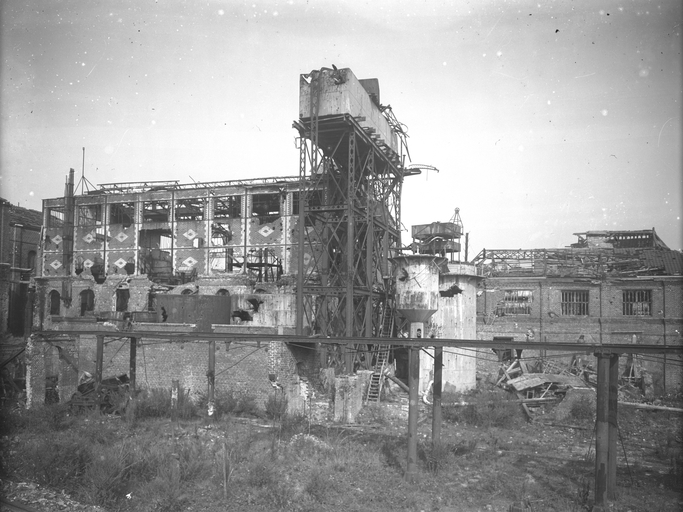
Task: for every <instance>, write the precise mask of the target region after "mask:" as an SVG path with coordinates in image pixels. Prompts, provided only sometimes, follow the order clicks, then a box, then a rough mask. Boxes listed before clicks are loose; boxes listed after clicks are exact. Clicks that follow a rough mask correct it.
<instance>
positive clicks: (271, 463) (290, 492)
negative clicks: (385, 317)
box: [1, 391, 681, 512]
mask: <svg viewBox="0 0 683 512" xmlns="http://www.w3.org/2000/svg"><path fill="white" fill-rule="evenodd" d="M227 396H229V395H224V398H227ZM233 398H234V397H233ZM169 400H170V398H169ZM239 400H240V399H239V397H238V398H237V399H236V400H233V401H231V402H228V400H227V399H226V401H225V402H224V403H225V404H227V403H232V404H233V406H232V409H231V411H226V410H223V411H222V412H221V417H220V419H218V420H217V421H216V422H215V423H214V424H213V425H212V427H211V428H210V429H207V428H204V424H205V421H204V420H203V418H202V417H201V415H200V414H199V413H198V412H197V410H199V409H198V406H197V405H194V406H193V407H195V408H196V409H192V408H191V407H190V405H189V404H187V405H185V406H184V407H186V409H184V410H185V411H186V412H185V413H184V414H185V416H184V418H185V419H183V420H182V421H181V422H180V423H179V425H178V426H173V425H172V423H171V422H170V420H169V414H168V412H169V411H168V409H166V410H164V404H167V403H168V405H169V406H170V402H167V397H166V393H165V392H161V391H157V392H152V393H149V394H148V395H147V396H146V397H142V398H141V399H140V400H139V402H138V408H137V409H136V412H135V421H129V420H130V418H126V417H125V416H123V417H112V416H102V415H100V414H98V413H96V412H91V413H86V414H81V415H77V416H73V415H70V414H69V411H68V409H65V408H64V407H62V406H60V405H58V404H57V405H54V406H46V407H39V408H36V409H32V410H30V411H20V412H17V413H9V414H5V415H4V416H3V418H2V420H3V421H2V429H3V431H2V432H3V435H4V436H6V437H5V440H4V441H3V443H2V450H3V453H2V460H3V461H4V462H3V464H4V465H3V467H2V468H1V470H2V476H3V478H13V479H21V480H22V481H26V480H30V481H35V482H37V483H40V484H43V485H47V486H50V487H53V488H58V489H64V490H66V491H67V492H68V493H69V494H70V495H71V496H72V497H74V498H76V499H79V500H80V501H82V502H84V503H88V504H93V505H99V506H102V507H106V509H107V510H108V511H121V512H126V511H138V510H139V511H143V512H148V511H149V512H152V511H170V512H174V511H180V510H195V511H199V510H207V511H213V510H216V511H217V510H225V509H227V508H229V509H231V510H244V511H252V510H253V511H256V510H262V511H266V512H267V511H281V510H286V511H293V512H297V511H298V512H312V511H334V510H348V511H360V510H375V511H378V512H384V511H390V510H391V511H415V510H425V511H427V510H429V511H439V510H447V509H449V508H450V509H451V510H462V511H465V512H469V511H474V510H494V511H496V510H501V511H503V510H505V511H507V510H508V508H509V506H510V505H513V504H517V505H518V507H521V506H524V507H526V508H527V509H531V510H533V511H540V510H544V511H545V510H548V511H553V510H555V511H558V512H580V511H584V510H589V509H590V505H591V503H590V497H591V489H590V485H591V483H592V480H591V475H592V471H593V463H592V462H590V461H586V460H583V459H581V458H580V457H574V458H571V457H570V458H569V459H567V457H566V456H562V455H558V454H557V450H558V443H560V441H561V440H562V438H561V437H560V436H561V435H562V434H561V433H560V431H555V432H552V433H548V432H546V431H545V430H542V429H541V428H540V427H534V426H533V425H528V424H527V423H526V421H525V420H524V417H523V415H522V412H521V411H520V409H519V404H517V403H516V402H513V401H510V400H507V399H506V397H505V396H504V395H503V394H499V393H490V392H483V391H482V392H478V393H471V394H468V395H467V396H465V397H460V396H458V397H454V401H460V400H464V401H466V402H467V403H468V404H469V405H468V406H458V407H445V408H444V416H445V417H446V416H448V417H447V421H446V422H445V423H444V427H443V433H444V436H443V438H442V442H441V443H440V444H439V445H438V446H436V447H433V446H432V443H431V439H430V438H429V436H428V435H426V436H425V433H427V434H428V432H429V428H428V427H427V428H423V429H422V430H421V431H420V432H421V433H420V437H419V443H418V469H419V473H420V479H419V481H418V482H417V483H414V484H409V483H407V482H406V481H405V480H404V477H403V475H404V471H405V465H406V446H407V435H406V433H405V431H404V430H403V429H398V430H397V431H396V432H395V433H393V434H387V433H382V434H377V433H367V432H359V431H358V430H357V429H343V428H337V427H323V426H319V425H310V424H309V421H308V419H307V418H306V417H303V416H291V415H287V414H284V413H283V412H282V409H281V404H280V403H276V402H275V400H273V403H271V404H270V405H267V404H266V409H267V411H269V412H268V413H267V414H268V416H269V417H271V419H272V422H270V424H271V427H270V428H266V427H263V426H261V427H257V426H256V425H257V424H258V425H263V423H264V422H263V421H262V419H261V418H260V417H259V418H258V420H257V421H255V422H246V421H244V420H240V421H238V420H237V419H236V415H237V412H235V411H239V414H240V415H242V416H244V411H245V410H249V408H250V407H251V406H250V405H249V399H248V398H247V399H246V400H245V401H244V402H243V404H245V405H244V406H243V408H240V407H238V403H239ZM179 402H180V400H179ZM217 402H218V401H217ZM226 407H227V406H226ZM447 411H448V413H447V414H446V412H447ZM190 412H192V414H194V416H193V415H190ZM583 412H585V411H582V409H581V407H580V406H579V408H578V409H577V412H576V415H577V416H582V414H583ZM366 414H367V421H368V422H369V423H372V424H373V425H375V426H376V425H378V424H383V425H384V426H385V427H386V428H387V429H389V428H390V427H391V426H392V423H391V421H390V420H389V419H388V417H387V416H385V415H384V413H383V412H382V409H381V407H373V408H369V409H368V412H367V413H366ZM259 416H263V413H262V412H259ZM667 419H668V418H667ZM630 421H631V422H635V419H634V418H630ZM426 423H428V422H426ZM638 425H641V426H643V428H645V427H647V428H657V422H656V421H654V420H653V419H652V417H651V416H644V420H643V421H642V422H641V423H639V424H638ZM636 426H637V425H636V424H635V423H633V424H631V425H630V428H632V429H635V428H636ZM387 432H388V430H387ZM572 435H575V434H572ZM585 435H586V436H590V432H586V433H585ZM543 436H545V437H543ZM641 438H642V437H641ZM544 439H546V440H544ZM587 440H588V439H586V440H585V441H587ZM675 442H676V437H675V435H674V437H671V436H669V437H666V436H662V441H661V442H660V443H659V444H658V445H656V446H655V447H654V448H653V451H652V456H653V457H655V458H657V459H658V460H660V461H661V462H662V463H663V464H665V465H667V464H670V470H671V472H672V473H673V474H672V476H671V477H670V480H671V484H672V485H673V482H674V477H679V476H680V467H681V460H680V451H678V452H677V451H676V449H675V447H676V444H675ZM17 454H21V456H17ZM669 461H671V462H669ZM636 470H637V468H636ZM637 475H638V478H639V479H640V484H639V485H635V486H632V485H631V484H630V482H629V481H627V480H626V477H625V476H624V475H621V476H620V477H619V478H620V482H622V484H621V487H620V493H621V494H622V495H623V496H625V498H624V499H626V500H628V501H629V503H630V504H629V510H632V511H633V512H637V511H641V510H643V511H644V510H648V507H653V506H654V504H656V503H661V500H662V499H664V500H667V499H668V500H669V501H671V502H672V503H674V504H675V499H674V500H673V501H672V499H671V497H672V496H675V490H674V489H675V488H672V487H671V486H670V485H669V482H668V480H665V477H668V475H665V476H664V477H661V476H658V475H652V476H648V475H647V474H646V473H645V472H644V471H641V472H639V473H637ZM656 478H659V480H656ZM648 479H649V480H648ZM660 480H661V483H662V484H663V485H664V488H663V489H662V488H660V487H659V483H660ZM226 481H227V486H224V482H226ZM648 493H649V494H648ZM666 493H668V494H666ZM658 497H659V499H660V501H656V500H657V498H658ZM487 507H490V508H487ZM650 509H652V508H650ZM615 510H626V508H621V509H620V508H617V509H615ZM662 510H667V509H666V508H662ZM670 510H675V509H673V508H672V509H670Z"/></svg>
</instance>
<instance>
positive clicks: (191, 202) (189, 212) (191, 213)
mask: <svg viewBox="0 0 683 512" xmlns="http://www.w3.org/2000/svg"><path fill="white" fill-rule="evenodd" d="M205 205H206V199H205V198H203V197H197V198H191V199H176V203H175V220H204V211H205V208H204V207H205Z"/></svg>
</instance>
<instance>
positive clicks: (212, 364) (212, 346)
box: [206, 340, 216, 421]
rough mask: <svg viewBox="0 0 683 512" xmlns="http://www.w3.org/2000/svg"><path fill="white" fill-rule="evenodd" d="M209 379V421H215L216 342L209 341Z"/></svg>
mask: <svg viewBox="0 0 683 512" xmlns="http://www.w3.org/2000/svg"><path fill="white" fill-rule="evenodd" d="M206 376H207V378H208V386H209V389H208V397H209V400H208V402H209V403H208V405H207V409H208V410H207V420H208V421H213V419H214V416H213V415H214V403H215V402H214V399H215V384H216V342H215V341H214V340H211V341H209V370H208V371H207V372H206Z"/></svg>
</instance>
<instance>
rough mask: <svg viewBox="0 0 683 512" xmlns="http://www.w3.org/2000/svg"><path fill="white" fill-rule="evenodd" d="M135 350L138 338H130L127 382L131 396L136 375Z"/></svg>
mask: <svg viewBox="0 0 683 512" xmlns="http://www.w3.org/2000/svg"><path fill="white" fill-rule="evenodd" d="M137 352H138V339H137V338H130V368H129V370H128V373H129V377H130V382H129V383H128V389H129V390H130V395H131V397H134V396H135V385H136V383H135V382H136V376H137Z"/></svg>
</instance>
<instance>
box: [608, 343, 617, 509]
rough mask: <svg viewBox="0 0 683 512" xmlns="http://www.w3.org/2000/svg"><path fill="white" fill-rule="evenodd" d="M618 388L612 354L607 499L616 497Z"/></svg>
mask: <svg viewBox="0 0 683 512" xmlns="http://www.w3.org/2000/svg"><path fill="white" fill-rule="evenodd" d="M618 388H619V354H612V355H611V356H610V359H609V397H608V399H607V406H608V409H609V410H608V413H607V422H608V424H609V445H608V447H607V499H608V500H615V499H616V497H617V436H618V435H619V430H618V428H619V427H618V424H617V400H618Z"/></svg>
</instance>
